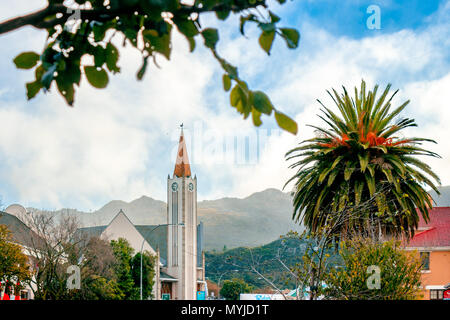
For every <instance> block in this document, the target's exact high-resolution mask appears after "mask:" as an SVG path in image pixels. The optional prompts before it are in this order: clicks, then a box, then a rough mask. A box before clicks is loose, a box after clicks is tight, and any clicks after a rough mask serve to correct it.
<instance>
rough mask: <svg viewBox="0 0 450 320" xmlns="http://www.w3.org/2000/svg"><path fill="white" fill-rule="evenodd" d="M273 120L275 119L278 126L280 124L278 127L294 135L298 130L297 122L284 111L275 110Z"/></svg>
mask: <svg viewBox="0 0 450 320" xmlns="http://www.w3.org/2000/svg"><path fill="white" fill-rule="evenodd" d="M275 120H276V121H277V123H278V126H280V128H282V129H284V130H286V131H288V132H290V133H292V134H294V135H295V134H297V131H298V127H297V123H296V122H295V121H294V120H292V119H291V118H289V117H288V116H287V115H285V114H284V113H281V112H279V111H275Z"/></svg>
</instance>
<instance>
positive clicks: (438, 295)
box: [430, 290, 444, 300]
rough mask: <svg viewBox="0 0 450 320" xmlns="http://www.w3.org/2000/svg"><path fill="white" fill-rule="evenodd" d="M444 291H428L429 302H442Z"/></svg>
mask: <svg viewBox="0 0 450 320" xmlns="http://www.w3.org/2000/svg"><path fill="white" fill-rule="evenodd" d="M443 299H444V290H430V300H443Z"/></svg>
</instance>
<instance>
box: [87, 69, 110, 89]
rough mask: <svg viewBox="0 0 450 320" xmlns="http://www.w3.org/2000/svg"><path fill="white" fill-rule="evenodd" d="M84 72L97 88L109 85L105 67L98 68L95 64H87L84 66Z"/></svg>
mask: <svg viewBox="0 0 450 320" xmlns="http://www.w3.org/2000/svg"><path fill="white" fill-rule="evenodd" d="M84 74H85V75H86V78H87V80H88V81H89V83H90V84H91V85H92V86H93V87H95V88H98V89H103V88H106V86H107V85H108V81H109V79H108V74H107V73H106V71H105V69H100V70H97V68H96V67H95V66H86V67H84Z"/></svg>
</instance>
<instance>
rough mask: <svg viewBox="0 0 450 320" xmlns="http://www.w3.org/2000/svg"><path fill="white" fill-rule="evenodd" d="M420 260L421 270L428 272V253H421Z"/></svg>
mask: <svg viewBox="0 0 450 320" xmlns="http://www.w3.org/2000/svg"><path fill="white" fill-rule="evenodd" d="M420 260H421V261H422V270H425V271H428V270H430V253H429V252H421V253H420Z"/></svg>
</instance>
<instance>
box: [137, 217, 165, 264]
mask: <svg viewBox="0 0 450 320" xmlns="http://www.w3.org/2000/svg"><path fill="white" fill-rule="evenodd" d="M135 227H136V229H137V231H139V233H140V234H141V235H142V236H143V237H144V238H145V240H146V241H147V242H148V243H149V244H150V245H151V247H152V248H153V249H155V250H156V249H158V248H159V255H160V258H161V260H164V261H162V262H163V264H166V261H167V226H160V227H158V228H156V229H155V227H156V226H154V225H138V226H135ZM152 230H153V231H152Z"/></svg>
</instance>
